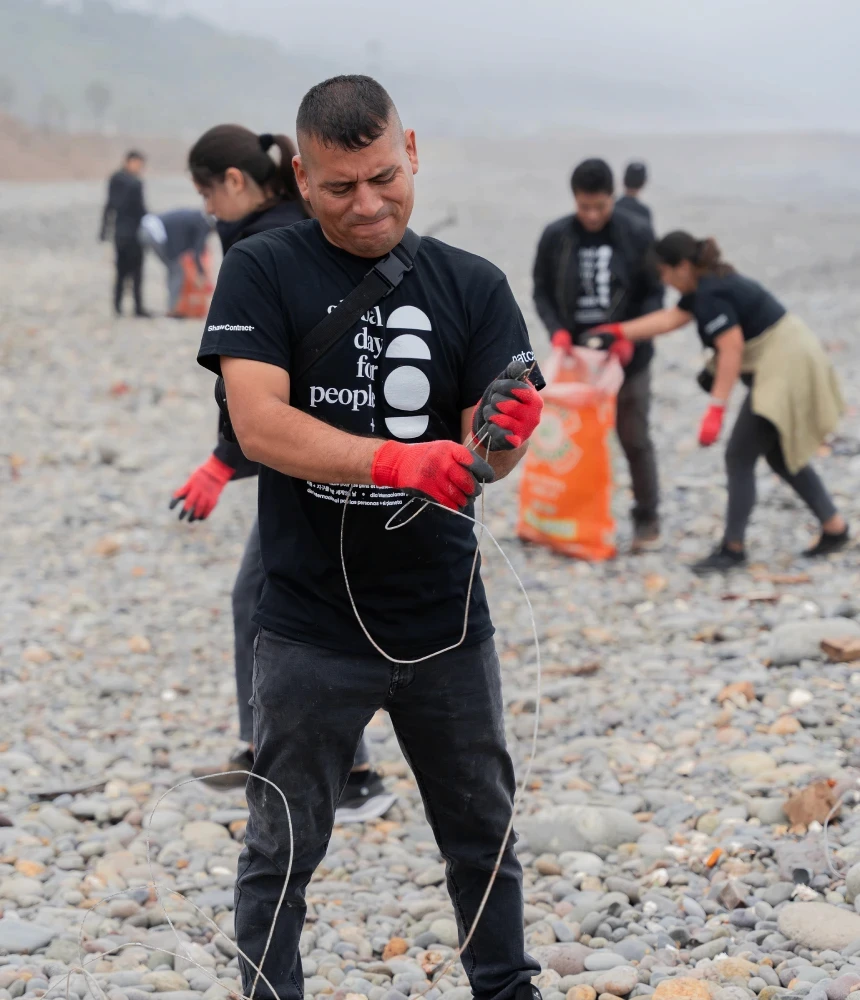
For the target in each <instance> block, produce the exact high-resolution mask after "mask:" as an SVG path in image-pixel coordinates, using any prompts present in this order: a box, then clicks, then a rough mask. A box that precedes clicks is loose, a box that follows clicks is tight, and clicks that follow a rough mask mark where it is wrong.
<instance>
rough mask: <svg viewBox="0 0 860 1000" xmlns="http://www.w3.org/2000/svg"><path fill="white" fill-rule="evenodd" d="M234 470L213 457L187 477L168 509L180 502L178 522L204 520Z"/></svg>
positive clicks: (213, 507) (212, 508)
mask: <svg viewBox="0 0 860 1000" xmlns="http://www.w3.org/2000/svg"><path fill="white" fill-rule="evenodd" d="M235 472H236V470H235V469H232V468H230V466H229V465H227V464H226V463H224V462H222V461H221V460H220V459H219V458H216V457H215V456H214V455H210V456H209V458H207V459H206V461H205V462H204V463H203V464H202V465H201V466H200V467H199V468H197V469H195V470H194V471H193V472H192V473H191V475H190V476H189V477H188V482H187V483H186V484H185V485H184V486H182V487H180V488H179V489H178V490H177V491H176V492H175V493H174V494H173V499H172V500H171V501H170V509H171V510H173V508H174V507H175V506H176V505H177V504H178V503H179V502H180V501H181V500H184V501H185V503H184V504H183V505H182V510H181V511H180V512H179V520H180V521H181V520H183V519H184V518H185V517H187V518H188V523H189V524H190V523H191V522H192V521H203V520H205V519H206V518H207V517H208V516H209V515H210V514H211V513H212V511H213V510H214V509H215V504H217V503H218V498H219V497H220V496H221V491H222V490H223V489H224V487H225V486H226V485H227V483H229V482H230V480H231V479H232V478H233V475H234V473H235Z"/></svg>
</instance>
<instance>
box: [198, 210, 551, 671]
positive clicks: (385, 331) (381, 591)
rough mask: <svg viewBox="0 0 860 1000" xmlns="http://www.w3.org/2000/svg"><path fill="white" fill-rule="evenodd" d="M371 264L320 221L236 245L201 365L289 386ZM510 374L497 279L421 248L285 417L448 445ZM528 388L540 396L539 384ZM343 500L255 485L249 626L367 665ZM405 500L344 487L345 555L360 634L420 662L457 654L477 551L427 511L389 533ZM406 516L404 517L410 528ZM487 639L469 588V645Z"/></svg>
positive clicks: (479, 595)
mask: <svg viewBox="0 0 860 1000" xmlns="http://www.w3.org/2000/svg"><path fill="white" fill-rule="evenodd" d="M372 263H373V262H372V261H369V260H366V259H362V258H358V257H354V256H352V255H351V254H349V253H346V252H345V251H343V250H340V249H339V248H337V247H334V246H332V245H331V244H330V243H329V242H328V241H327V240H326V239H325V237H324V236H323V233H322V230H321V228H320V226H319V223H318V222H317V221H316V220H308V221H305V222H300V223H297V224H296V225H294V226H291V227H289V228H287V229H276V230H272V231H270V232H267V233H263V234H260V235H258V236H252V237H250V238H248V239H246V240H243V241H242V242H241V243H239V244H237V245H236V246H235V247H233V249H232V250H230V252H229V253H228V254H227V256H226V257H225V258H224V263H223V265H222V268H221V273H220V274H219V277H218V285H217V288H216V290H215V295H214V297H213V299H212V306H211V308H210V311H209V318H208V319H207V322H206V332H205V333H204V336H203V343H202V345H201V347H200V353H199V357H198V360H199V361H200V363H201V364H203V365H204V366H205V367H207V368H210V369H211V370H212V371H215V372H217V371H219V370H220V363H219V355H227V356H230V357H241V358H250V359H253V360H256V361H263V362H266V363H267V364H271V365H277V366H278V367H280V368H284V369H285V370H287V371H289V370H290V366H291V363H292V359H293V356H294V352H295V348H296V344H297V343H298V341H300V340H301V339H302V338H303V337H305V336H307V334H308V333H310V331H311V330H312V329H313V328H314V326H316V324H317V323H318V322H319V321H320V320H321V319H322V317H323V316H325V314H326V312H327V311H330V310H331V309H333V308H334V307H335V306H336V305H337V304H338V302H340V301H341V300H342V299H343V298H344V297H345V296H346V295H347V294H348V293H349V292H350V291H351V290H352V289H353V288H354V287H355V286H356V285H357V284H358V283H359V282H360V281H361V279H362V278H363V277H364V275H365V274H366V273H367V271H368V270H369V269H370V267H371V265H372ZM515 358H519V359H522V360H524V361H527V362H531V361H533V360H534V355H533V353H532V349H531V346H530V345H529V339H528V331H527V330H526V327H525V323H524V321H523V318H522V315H521V313H520V310H519V308H518V307H517V304H516V302H515V300H514V297H513V294H512V292H511V290H510V287H509V286H508V283H507V281H506V279H505V276H504V274H502V272H501V271H499V270H498V268H496V267H494V266H493V265H492V264H490V263H488V262H487V261H485V260H482V259H481V258H480V257H476V256H474V255H472V254H469V253H465V252H464V251H462V250H457V249H454V248H453V247H450V246H447V245H446V244H444V243H441V242H439V241H438V240H435V239H429V238H425V239H423V240H422V241H421V247H420V249H419V252H418V255H417V258H416V261H415V268H414V270H413V271H412V272H411V273H410V274H408V275H407V276H406V277H405V278H404V280H403V282H402V283H401V284H400V286H399V287H398V288H397V289H395V291H394V292H393V293H392V294H391V295H390V296H388V297H387V298H385V299H383V300H382V301H381V302H380V303H379V305H377V306H376V307H374V308H373V309H372V310H370V311H369V312H368V313H367V314H366V315H365V316H364V317H363V318H362V320H361V321H359V322H358V323H356V325H355V327H354V329H353V330H351V331H349V332H348V333H346V334H344V336H343V337H342V338H341V340H340V341H339V343H338V344H337V346H336V347H334V348H333V349H332V350H331V351H330V352H328V353H327V354H326V355H324V356H323V357H322V358H321V359H320V361H318V362H317V364H316V365H315V366H314V367H313V368H312V369H311V370H310V371H309V373H308V376H307V377H306V378H305V379H303V380H302V381H303V385H302V386H300V387H299V388H298V390H297V392H298V393H299V398H295V396H294V398H293V399H292V402H293V404H294V405H298V406H300V407H301V409H303V410H305V411H306V412H307V413H309V414H311V415H312V416H314V417H317V418H319V419H320V420H324V421H325V422H326V423H329V424H332V425H334V426H335V427H339V428H341V429H342V430H345V431H349V432H351V433H354V434H362V435H376V436H379V437H384V438H393V439H395V440H400V441H405V442H414V441H432V440H440V439H447V440H457V441H459V440H460V439H461V427H460V421H461V412H462V411H463V410H465V409H467V408H468V407H471V406H473V405H474V404H475V403H477V401H478V400H479V399H480V397H481V395H482V393H483V391H484V389H485V388H486V386H487V385H488V384H489V383H490V382H491V381H492V380H493V379H494V378H495V377H497V376H498V375H499V374H500V373H501V372H502V371H503V370H504V369H505V367H506V366H507V365H508V364H509V362H510V361H511V360H512V359H515ZM533 379H534V381H535V382H536V384H537V385H538V387H541V386H542V385H543V379H542V377H541V376H540V372H539V371H538V370H537V369H536V370H535V373H534V375H533ZM308 383H310V384H308ZM490 489H492V487H490ZM347 490H348V487H345V486H331V485H327V484H325V483H314V482H307V481H305V480H302V479H295V478H293V477H290V476H285V475H282V474H281V473H279V472H275V471H273V470H272V469H267V468H262V469H261V470H260V494H259V514H260V539H261V545H262V553H263V566H264V568H265V571H266V585H265V588H264V591H263V596H262V599H261V602H260V605H259V607H258V609H257V614H256V616H255V621H256V622H257V623H258V624H260V625H263V626H264V627H266V628H269V629H272V630H273V631H275V632H279V633H281V634H282V635H286V636H289V637H290V638H293V639H297V640H299V641H303V642H309V643H313V644H315V645H320V646H325V647H329V648H332V649H343V650H347V651H359V652H366V651H370V650H371V649H372V647H371V646H370V643H369V642H368V640H367V638H366V637H365V636H364V635H363V633H362V632H361V630H360V628H359V625H358V623H357V621H356V619H355V616H354V614H353V611H352V608H351V606H350V604H349V599H348V596H347V592H346V587H345V585H344V581H343V573H342V569H341V564H340V549H339V539H340V532H341V517H342V514H343V504H344V501H345V498H346V495H347ZM407 499H408V498H407V496H406V495H405V494H404V493H402V492H400V491H396V490H392V489H389V488H380V487H376V486H356V487H354V488H353V491H352V497H351V499H350V502H349V508H348V509H347V511H346V527H345V536H344V553H345V559H346V565H347V572H348V574H349V582H350V586H351V588H352V592H353V595H354V597H355V601H356V605H357V607H358V610H359V613H360V614H361V616H362V618H363V620H364V623H365V625H366V626H367V628H368V630H369V631H370V634H371V635H372V636H373V638H374V639H375V641H376V642H377V643H379V645H380V646H381V647H382V648H383V649H384V650H385V651H386V652H388V653H390V654H391V655H392V656H399V657H403V659H415V658H417V657H419V656H422V655H425V654H427V653H432V652H434V651H436V650H439V649H441V648H443V647H445V646H447V645H450V644H452V643H453V642H456V641H457V640H458V639H459V638H460V635H461V633H462V628H463V618H464V614H465V608H466V604H465V602H466V594H467V588H468V582H469V573H470V570H471V566H472V558H473V555H474V551H475V537H474V533H473V530H472V525H471V523H470V522H469V521H466V520H464V519H463V518H461V517H457V516H456V515H455V514H452V513H449V512H445V511H442V510H439V509H438V508H435V507H429V508H427V509H426V510H424V512H423V513H421V514H420V515H419V516H418V517H416V518H415V519H414V520H413V521H412V522H411V523H410V524H408V525H406V526H405V527H403V528H400V529H398V530H397V531H386V530H385V525H386V522H388V520H389V519H390V518H391V516H392V515H393V514H394V513H395V512H396V511H397V510H398V509H399V508H400V507H401V506H402V505H403V503H404V502H405V501H406V500H407ZM416 509H417V505H416V503H415V502H413V503H412V504H411V505H410V507H409V510H408V512H406V514H405V517H408V515H409V514H410V513H414V512H415V510H416ZM468 513H471V511H469V512H468ZM405 517H403V518H401V520H403V519H405ZM492 632H493V628H492V624H491V622H490V616H489V610H488V608H487V601H486V597H485V594H484V588H483V586H482V584H481V582H480V579H479V578H478V579H476V581H475V586H474V588H473V590H472V600H471V606H470V611H469V623H468V633H467V641H468V642H472V643H474V642H480V641H482V640H484V639H485V638H487V637H488V636H490V635H492Z"/></svg>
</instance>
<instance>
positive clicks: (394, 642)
mask: <svg viewBox="0 0 860 1000" xmlns="http://www.w3.org/2000/svg"><path fill="white" fill-rule="evenodd" d="M297 135H298V140H299V149H300V155H299V156H298V157H296V160H295V169H296V176H297V178H298V181H299V186H300V189H301V193H302V195H303V197H305V198H306V199H307V200H308V201H309V202H310V204H311V205H312V207H313V209H314V214H315V216H316V218H314V219H311V220H308V221H306V222H299V223H297V224H296V225H294V226H291V227H289V228H287V229H276V230H272V231H270V232H266V233H262V234H260V235H258V236H252V237H249V238H248V239H246V240H243V241H242V242H241V243H239V244H237V245H236V246H235V247H233V248H232V249H231V250H230V251H229V253H228V254H227V256H226V257H225V259H224V263H223V265H222V269H221V273H220V275H219V279H218V286H217V288H216V291H215V296H214V298H213V301H212V307H211V310H210V314H209V318H208V320H207V325H206V332H205V334H204V337H203V343H202V345H201V348H200V355H199V360H200V362H201V363H202V364H204V365H205V366H206V367H208V368H210V369H212V370H213V371H216V372H218V371H221V372H222V373H223V376H224V380H225V383H226V390H227V397H228V401H229V405H230V413H231V417H232V421H233V426H234V428H235V431H236V434H237V436H238V439H239V442H240V444H241V446H242V449H243V451H244V452H245V454H246V455H247V456H248V458H249V459H252V460H254V461H257V462H259V463H260V465H261V469H260V494H259V522H260V542H261V549H262V558H263V566H264V569H265V572H266V584H265V588H264V591H263V595H262V599H261V602H260V605H259V607H258V610H257V614H256V619H255V620H256V621H257V622H258V624H259V625H260V626H261V628H260V633H259V636H258V640H257V648H256V658H255V670H254V695H253V703H254V730H255V744H256V756H255V761H254V772H255V774H257V775H260V776H261V777H264V778H267V779H268V780H269V781H271V782H273V783H274V784H275V785H276V786H277V787H278V788H279V789H280V790H281V791H283V793H284V794H285V796H286V799H287V802H288V804H289V809H290V815H291V826H292V838H291V835H290V825H289V824H288V823H287V822H286V816H285V815H284V811H283V804H282V801H281V798H280V796H279V795H277V794H273V792H272V790H271V789H270V788H269V787H268V786H267V785H266V784H264V783H263V782H258V781H255V780H251V781H249V784H248V790H247V799H248V806H249V810H250V818H249V821H248V827H247V834H246V841H245V850H244V851H243V853H242V856H241V858H240V861H239V873H238V879H237V883H236V909H235V917H236V937H237V944H238V946H239V947H240V949H242V951H243V952H244V953H245V954H247V955H248V956H249V957H250V958H251V959H252V960H253V961H254V962H255V963H256V964H258V965H261V966H262V976H261V977H260V981H259V983H256V978H257V977H256V974H255V973H254V971H253V969H252V968H251V966H250V964H248V963H247V962H245V961H244V960H242V972H243V982H244V991H245V993H246V994H250V993H251V992H252V991H254V992H255V995H256V996H262V997H269V996H272V994H273V993H274V995H276V996H277V997H279V998H289V1000H298V998H299V997H300V996H301V995H302V968H301V960H300V958H299V953H298V946H299V936H300V933H301V928H302V923H303V919H304V912H305V902H304V893H305V888H306V886H307V884H308V882H309V880H310V878H311V876H312V874H313V872H314V870H315V868H316V867H317V865H318V864H319V863H320V861H321V860H322V858H323V856H324V854H325V850H326V846H327V844H328V840H329V836H330V834H331V829H332V823H333V819H334V811H335V807H336V805H337V800H338V796H339V795H340V791H341V789H342V787H343V785H344V783H345V782H346V780H347V775H348V774H349V770H350V767H351V765H352V762H353V756H354V754H355V750H356V747H357V745H358V742H359V739H360V737H361V733H362V731H363V729H364V727H365V726H366V724H367V723H368V722H369V721H370V719H371V718H372V716H373V714H374V713H375V712H376V711H377V710H379V709H380V708H386V709H387V710H388V712H389V714H390V716H391V720H392V723H393V725H394V728H395V730H396V732H397V735H398V738H399V740H400V742H401V744H402V746H403V748H404V752H405V754H406V756H407V758H408V760H409V762H410V764H411V766H412V769H413V771H414V773H415V777H416V780H417V782H418V786H419V788H420V790H421V794H422V797H423V799H424V804H425V808H426V812H427V816H428V819H429V821H430V823H431V825H432V827H433V831H434V834H435V836H436V839H437V842H438V844H439V849H440V851H441V853H442V855H443V856H444V857H445V859H446V861H447V877H448V887H449V890H450V892H451V895H452V898H453V899H454V900H455V913H456V917H457V921H458V925H459V932H460V939H461V940H463V938H464V935H465V933H466V932H467V931H468V930H469V928H470V927H471V926H472V924H473V922H474V920H475V916H476V913H477V910H478V907H479V905H480V902H481V898H482V896H483V894H484V892H485V890H486V888H487V884H488V879H489V877H490V872H491V871H492V869H493V865H494V863H495V859H496V856H497V854H498V852H499V849H500V847H501V845H502V841H503V838H504V835H505V830H506V828H507V824H508V822H509V820H510V816H511V811H512V808H513V794H514V774H513V768H512V765H511V761H510V758H509V756H508V753H507V750H506V749H505V742H504V724H503V717H502V704H503V703H502V696H501V682H500V673H499V664H498V659H497V657H496V654H495V650H494V647H493V642H492V638H491V637H492V634H493V627H492V623H491V621H490V616H489V611H488V608H487V600H486V596H485V594H484V588H483V586H482V584H481V580H480V576H479V575H477V574H476V575H475V576H474V584H473V585H472V578H473V567H474V566H475V565H476V564H475V545H476V542H475V537H474V532H473V530H472V524H471V522H470V521H469V520H467V519H465V518H462V517H459V516H457V514H456V513H452V511H454V512H456V511H461V510H462V511H464V512H465V513H466V514H467V515H471V513H472V511H473V507H472V499H473V497H474V495H475V494H476V491H477V488H478V482H479V481H483V482H490V481H491V480H492V479H493V478H494V476H495V478H499V477H501V476H504V475H506V474H507V473H508V472H510V471H511V469H513V468H514V466H515V465H516V463H517V462H518V461H519V459H520V457H521V456H522V455H523V453H524V451H525V448H526V443H527V439H528V437H529V436H530V434H531V432H532V431H533V430H534V428H535V426H536V425H537V422H538V420H539V416H540V408H541V401H540V397H539V395H538V392H537V391H536V390H537V388H540V387H541V386H542V385H543V380H542V378H541V376H540V373H539V371H538V370H537V369H534V370H533V372H532V375H531V380H532V383H533V384H529V383H528V382H522V381H514V380H511V379H509V378H500V377H499V375H500V373H504V372H505V371H506V369H507V367H508V365H509V364H510V363H511V362H512V361H525V362H526V363H527V364H529V365H531V364H532V363H533V360H534V356H533V354H532V351H531V347H530V345H529V341H528V334H527V331H526V328H525V324H524V322H523V319H522V316H521V314H520V311H519V309H518V308H517V306H516V303H515V301H514V298H513V295H512V293H511V290H510V288H509V286H508V283H507V281H506V280H505V277H504V275H503V274H502V272H501V271H499V270H498V269H497V268H495V267H494V266H493V265H492V264H490V263H488V262H487V261H485V260H482V259H481V258H478V257H475V256H473V255H472V254H468V253H465V252H463V251H460V250H456V249H454V248H453V247H449V246H447V245H445V244H444V243H441V242H439V241H438V240H435V239H428V238H425V239H424V240H423V241H422V242H421V245H420V248H419V250H418V253H417V255H416V258H415V264H414V268H413V270H412V271H411V272H410V273H409V274H407V275H406V277H405V278H404V280H403V281H402V283H401V284H400V285H399V286H397V287H396V288H395V289H394V291H393V292H392V293H391V294H390V295H389V296H387V297H386V298H383V299H382V300H381V301H380V302H379V303H378V304H377V305H375V306H374V307H372V308H371V309H369V310H368V311H367V312H366V313H365V315H364V316H363V317H362V318H361V320H360V321H359V322H357V323H356V324H355V325H354V326H353V328H352V329H350V330H349V331H348V332H347V333H346V334H345V335H344V336H343V337H342V338H341V339H340V340H339V341H338V342H337V343H336V345H335V346H334V347H333V348H332V349H331V350H330V351H328V353H326V354H324V355H323V356H322V357H321V358H319V360H318V361H317V362H316V363H315V364H314V365H313V366H312V367H311V369H310V370H309V371H308V372H307V374H306V376H304V377H302V378H301V379H299V378H296V377H295V373H296V368H295V363H296V357H297V348H298V345H299V344H300V342H301V341H302V339H303V338H305V337H307V336H308V334H309V333H310V331H311V330H312V329H313V328H314V327H315V326H316V325H317V323H318V322H319V321H320V320H321V319H322V318H323V317H324V316H325V315H326V314H327V313H328V312H330V311H332V310H333V309H336V308H337V307H338V303H340V302H341V301H342V300H343V299H344V298H345V297H346V296H347V295H348V294H349V293H350V291H352V289H353V288H355V287H356V286H357V285H358V284H359V283H360V282H361V280H362V278H363V277H364V275H365V274H366V273H367V271H368V270H369V269H370V267H371V266H372V264H373V263H375V262H376V261H377V260H379V259H380V258H382V257H383V256H385V255H386V254H388V253H389V252H390V251H391V250H392V249H393V248H394V247H395V246H396V245H397V243H398V242H399V241H400V239H401V237H402V236H403V233H404V231H405V229H406V226H407V223H408V220H409V216H410V214H411V211H412V204H413V197H414V188H413V183H414V182H413V174H414V173H415V172H416V171H417V169H418V159H417V153H416V147H415V135H414V133H413V132H412V131H411V130H406V131H404V129H403V126H402V125H401V123H400V119H399V117H398V115H397V111H396V109H395V108H394V106H393V104H392V103H391V99H390V98H389V96H388V94H387V93H386V92H385V91H384V90H383V89H382V87H380V86H379V84H377V83H376V82H375V81H373V80H371V79H369V78H368V77H361V76H353V77H337V78H335V79H333V80H328V81H326V82H325V83H322V84H319V85H318V86H316V87H314V88H313V89H312V90H311V91H310V92H309V93H308V94H307V95H306V96H305V98H304V100H303V101H302V105H301V107H300V109H299V116H298V121H297ZM475 434H477V435H478V437H479V438H480V439H481V444H480V446H479V447H478V446H477V445H475V446H474V447H473V449H469V448H466V447H464V446H463V445H462V444H460V443H459V442H460V441H462V440H463V439H464V438H465V439H473V436H474V435H475ZM488 446H489V449H488ZM478 453H480V457H479V455H478ZM348 484H353V485H348ZM416 495H417V496H418V497H419V498H425V499H430V500H432V501H433V502H434V503H433V505H431V506H427V507H426V509H423V510H421V507H422V503H421V502H420V501H416V500H415V499H414V498H415V497H416ZM407 505H408V506H407ZM437 505H441V507H442V508H444V507H447V508H450V509H449V510H444V509H440V506H437ZM404 506H407V509H406V510H404V511H403V512H402V513H400V512H401V508H403V507H404ZM419 511H420V512H419ZM413 515H417V516H413ZM398 522H399V523H400V524H401V525H402V526H400V527H398V528H397V530H388V529H389V528H391V527H393V526H395V525H396V524H397V523H398ZM288 866H291V867H290V869H289V870H290V878H289V883H288V885H287V887H286V894H285V896H284V900H283V908H282V909H280V915H279V916H278V919H277V923H276V925H275V936H274V938H273V940H272V948H271V950H270V951H269V952H268V953H267V955H266V958H265V961H263V960H262V959H263V954H264V950H265V948H266V940H267V937H268V934H269V929H270V927H271V925H272V921H273V918H274V916H275V913H276V911H278V909H279V902H278V901H279V898H280V896H281V893H282V890H283V880H284V873H285V872H286V871H287V869H288ZM465 964H466V967H467V971H468V974H469V977H470V980H471V983H472V988H473V991H474V993H475V995H476V996H479V997H482V998H485V1000H531V998H532V997H533V995H534V993H533V988H532V987H531V984H530V980H531V977H532V976H533V975H535V974H536V972H537V971H538V964H537V963H536V962H535V961H534V960H533V959H531V958H530V957H529V956H527V955H526V953H525V950H524V939H523V898H522V872H521V869H520V866H519V863H518V862H517V859H516V856H515V854H514V851H513V846H512V844H508V845H507V848H506V849H505V851H504V854H503V857H502V861H501V867H500V869H499V872H498V877H497V879H496V883H495V885H494V887H493V891H492V893H491V894H490V896H489V898H488V900H487V904H486V909H485V911H484V914H483V916H482V918H481V920H480V921H479V922H478V924H477V928H476V931H475V934H474V937H473V938H472V940H471V944H470V950H469V961H468V962H466V963H465ZM263 977H265V978H263ZM255 987H256V989H255Z"/></svg>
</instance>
